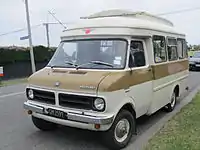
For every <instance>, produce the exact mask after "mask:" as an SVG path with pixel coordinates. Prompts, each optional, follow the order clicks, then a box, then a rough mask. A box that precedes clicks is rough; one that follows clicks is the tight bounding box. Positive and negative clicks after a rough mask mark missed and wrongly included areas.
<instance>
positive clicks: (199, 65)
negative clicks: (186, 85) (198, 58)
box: [189, 63, 200, 68]
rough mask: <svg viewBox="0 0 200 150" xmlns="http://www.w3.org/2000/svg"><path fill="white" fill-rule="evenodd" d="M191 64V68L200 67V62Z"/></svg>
mask: <svg viewBox="0 0 200 150" xmlns="http://www.w3.org/2000/svg"><path fill="white" fill-rule="evenodd" d="M189 66H190V68H200V64H196V63H190V64H189Z"/></svg>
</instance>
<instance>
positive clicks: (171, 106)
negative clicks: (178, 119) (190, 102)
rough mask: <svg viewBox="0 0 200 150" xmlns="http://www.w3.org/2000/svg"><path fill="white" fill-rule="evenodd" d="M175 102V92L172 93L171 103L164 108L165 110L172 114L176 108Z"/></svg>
mask: <svg viewBox="0 0 200 150" xmlns="http://www.w3.org/2000/svg"><path fill="white" fill-rule="evenodd" d="M176 102H177V95H176V92H175V91H174V92H173V94H172V97H171V103H169V104H167V105H166V106H165V110H166V111H167V112H172V111H173V110H174V109H175V107H176Z"/></svg>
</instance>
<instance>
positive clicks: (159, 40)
mask: <svg viewBox="0 0 200 150" xmlns="http://www.w3.org/2000/svg"><path fill="white" fill-rule="evenodd" d="M165 47H166V44H165V37H164V36H157V35H156V36H153V50H154V61H155V62H156V63H161V62H165V61H167V55H166V49H165Z"/></svg>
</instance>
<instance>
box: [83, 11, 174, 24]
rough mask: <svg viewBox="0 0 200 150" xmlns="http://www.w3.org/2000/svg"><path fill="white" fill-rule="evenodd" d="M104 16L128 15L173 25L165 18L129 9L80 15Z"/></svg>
mask: <svg viewBox="0 0 200 150" xmlns="http://www.w3.org/2000/svg"><path fill="white" fill-rule="evenodd" d="M105 17H129V18H133V19H134V18H135V19H143V20H149V21H153V22H157V23H163V24H166V25H169V26H173V23H172V22H171V21H169V20H167V19H164V18H161V17H158V16H155V15H152V14H149V13H147V12H132V11H129V10H121V9H114V10H105V11H101V12H97V13H94V14H92V15H90V16H87V17H81V19H94V18H105Z"/></svg>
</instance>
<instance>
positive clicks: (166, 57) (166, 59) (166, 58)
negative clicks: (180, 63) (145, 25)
mask: <svg viewBox="0 0 200 150" xmlns="http://www.w3.org/2000/svg"><path fill="white" fill-rule="evenodd" d="M155 36H157V37H163V38H164V41H165V45H164V50H165V60H162V61H160V62H156V57H155V55H154V54H155V53H154V52H155V49H154V37H155ZM152 47H153V59H154V63H156V64H161V63H165V62H167V61H168V54H167V50H166V47H167V43H166V37H165V36H163V35H153V36H152Z"/></svg>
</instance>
